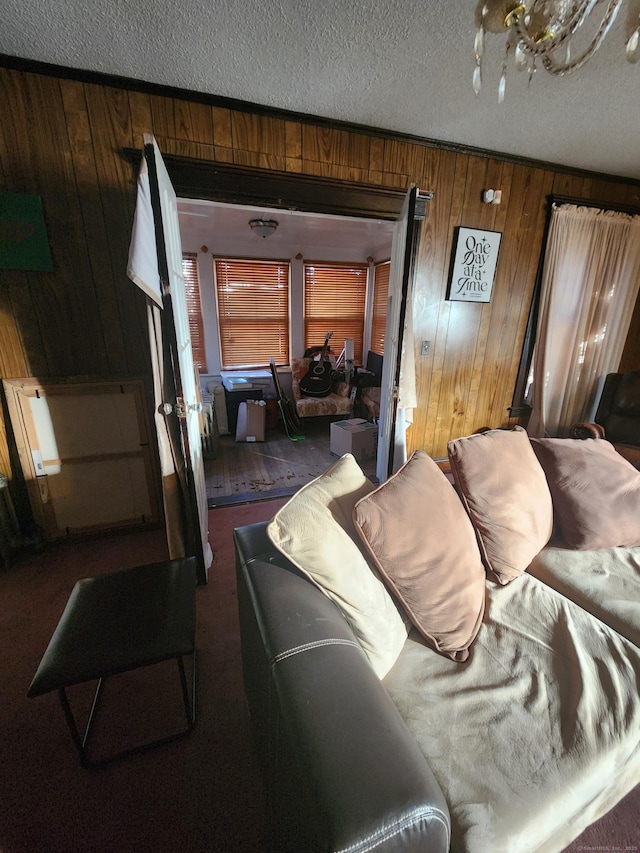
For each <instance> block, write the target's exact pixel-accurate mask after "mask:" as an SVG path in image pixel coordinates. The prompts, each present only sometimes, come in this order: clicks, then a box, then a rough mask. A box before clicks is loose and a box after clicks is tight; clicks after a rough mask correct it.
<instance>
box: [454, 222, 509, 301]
mask: <svg viewBox="0 0 640 853" xmlns="http://www.w3.org/2000/svg"><path fill="white" fill-rule="evenodd" d="M501 239H502V234H501V233H500V232H499V231H477V230H476V229H475V228H458V242H457V244H456V252H455V256H454V259H453V269H452V272H451V283H450V285H449V299H452V300H455V301H457V302H491V291H492V290H493V279H494V276H495V274H496V264H497V263H498V252H499V250H500V240H501Z"/></svg>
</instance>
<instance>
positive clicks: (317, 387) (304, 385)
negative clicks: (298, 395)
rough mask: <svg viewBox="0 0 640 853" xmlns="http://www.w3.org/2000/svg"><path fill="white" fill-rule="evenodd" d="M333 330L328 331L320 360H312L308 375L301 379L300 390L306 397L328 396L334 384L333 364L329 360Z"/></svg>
mask: <svg viewBox="0 0 640 853" xmlns="http://www.w3.org/2000/svg"><path fill="white" fill-rule="evenodd" d="M332 337H333V332H327V337H326V338H325V339H324V346H323V347H322V352H321V353H320V358H319V359H318V361H312V362H311V364H310V365H309V370H308V371H307V373H306V375H305V376H303V377H302V379H301V380H300V391H301V392H302V393H303V394H304V395H305V397H326V396H327V395H328V394H330V393H331V387H332V386H333V365H332V364H331V362H330V361H329V355H328V353H329V341H330V340H331V338H332Z"/></svg>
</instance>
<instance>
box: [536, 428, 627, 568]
mask: <svg viewBox="0 0 640 853" xmlns="http://www.w3.org/2000/svg"><path fill="white" fill-rule="evenodd" d="M531 444H532V445H533V449H534V451H535V452H536V455H537V457H538V459H539V460H540V464H541V465H542V467H543V468H544V471H545V474H546V475H547V480H548V482H549V488H550V489H551V494H552V495H553V506H554V509H555V513H556V518H557V520H558V525H559V527H560V531H561V533H562V536H563V538H564V540H565V542H566V543H567V545H569V547H570V548H575V549H576V550H577V551H596V550H598V549H600V548H616V547H617V546H622V547H625V548H632V547H634V546H636V545H640V471H638V470H637V469H636V468H634V467H633V465H632V464H631V463H630V462H627V460H626V459H624V457H622V456H621V455H620V454H619V453H618V452H617V451H616V449H615V448H614V447H613V445H612V444H610V443H609V442H608V441H605V440H604V439H599V438H587V439H584V440H583V439H579V438H532V439H531Z"/></svg>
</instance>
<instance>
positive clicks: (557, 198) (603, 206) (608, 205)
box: [549, 194, 640, 216]
mask: <svg viewBox="0 0 640 853" xmlns="http://www.w3.org/2000/svg"><path fill="white" fill-rule="evenodd" d="M549 200H550V201H551V203H552V204H575V205H577V206H578V207H597V208H599V209H600V210H615V211H616V212H617V213H630V214H631V215H632V216H638V215H640V206H639V205H637V204H622V203H618V202H608V201H595V200H593V199H586V198H574V197H573V196H568V195H553V194H552V195H550V196H549Z"/></svg>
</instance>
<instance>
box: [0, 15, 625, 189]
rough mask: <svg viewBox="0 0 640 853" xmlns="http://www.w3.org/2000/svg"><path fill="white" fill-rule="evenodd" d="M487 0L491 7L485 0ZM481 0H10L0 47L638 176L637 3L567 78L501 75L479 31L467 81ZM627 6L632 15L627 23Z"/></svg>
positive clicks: (498, 39)
mask: <svg viewBox="0 0 640 853" xmlns="http://www.w3.org/2000/svg"><path fill="white" fill-rule="evenodd" d="M494 2H496V0H494ZM476 7H477V0H349V2H347V0H320V2H318V0H270V2H268V3H261V2H257V0H233V2H231V0H210V1H209V2H208V3H202V2H201V0H136V2H135V3H134V2H130V0H64V2H62V3H51V0H4V2H3V9H2V13H1V26H0V52H2V53H7V54H11V55H14V56H19V57H23V58H27V59H36V60H41V61H44V62H50V63H54V64H57V65H64V66H69V67H72V68H79V69H87V70H95V71H101V72H105V73H108V74H117V75H123V76H126V77H132V78H136V79H139V80H145V81H149V82H153V83H160V84H166V85H170V86H177V87H180V88H186V89H192V90H195V91H199V92H206V93H210V94H214V95H222V96H227V97H231V98H238V99H241V100H246V101H251V102H254V103H258V104H264V105H267V106H270V107H275V108H279V109H284V110H294V111H296V112H302V113H309V114H311V115H318V116H323V117H326V118H332V119H338V120H343V121H348V122H355V123H357V124H364V125H369V126H373V127H378V128H382V129H386V130H392V131H399V132H402V133H408V134H413V135H417V136H421V137H427V138H430V139H436V140H441V141H446V142H453V143H460V144H463V145H470V146H474V147H478V148H484V149H489V150H494V151H501V152H505V153H507V154H513V155H520V156H524V157H530V158H534V159H537V160H542V161H548V162H551V163H557V164H561V165H569V166H574V167H578V168H583V169H591V170H595V171H598V172H606V173H610V174H615V175H623V176H629V177H634V178H640V64H638V65H629V64H628V63H627V62H626V60H625V57H624V43H625V40H626V34H627V33H628V32H629V31H630V30H631V29H632V28H633V26H635V25H636V22H637V15H638V11H639V7H640V0H627V2H626V3H625V4H623V8H622V10H621V12H620V14H619V15H618V19H617V21H616V22H615V24H614V27H613V29H612V31H611V33H610V34H609V36H608V38H607V40H606V42H605V43H604V45H603V46H602V47H601V49H600V51H599V52H598V53H596V55H595V56H594V57H593V58H592V59H591V60H590V62H589V63H587V65H586V66H585V67H584V68H583V69H581V70H580V71H579V72H577V73H576V74H574V75H572V76H568V77H564V78H557V77H552V76H550V75H548V74H547V73H546V72H544V71H539V72H538V73H537V74H536V76H535V78H534V80H533V82H532V84H531V85H530V86H528V84H527V79H526V77H525V76H523V75H520V74H518V73H517V72H516V71H515V70H513V69H512V68H510V69H509V71H510V73H509V76H508V83H507V96H506V100H505V103H504V104H502V105H498V103H497V98H496V90H497V83H498V77H499V74H500V66H501V63H502V56H503V52H504V38H503V37H502V36H492V37H489V38H488V55H487V57H486V61H485V70H484V88H483V91H482V93H481V95H480V97H479V98H476V97H475V95H474V94H473V91H472V88H471V76H472V72H473V67H474V60H473V55H472V50H473V37H474V29H475V15H476ZM634 15H635V18H634V17H633V16H634Z"/></svg>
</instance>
